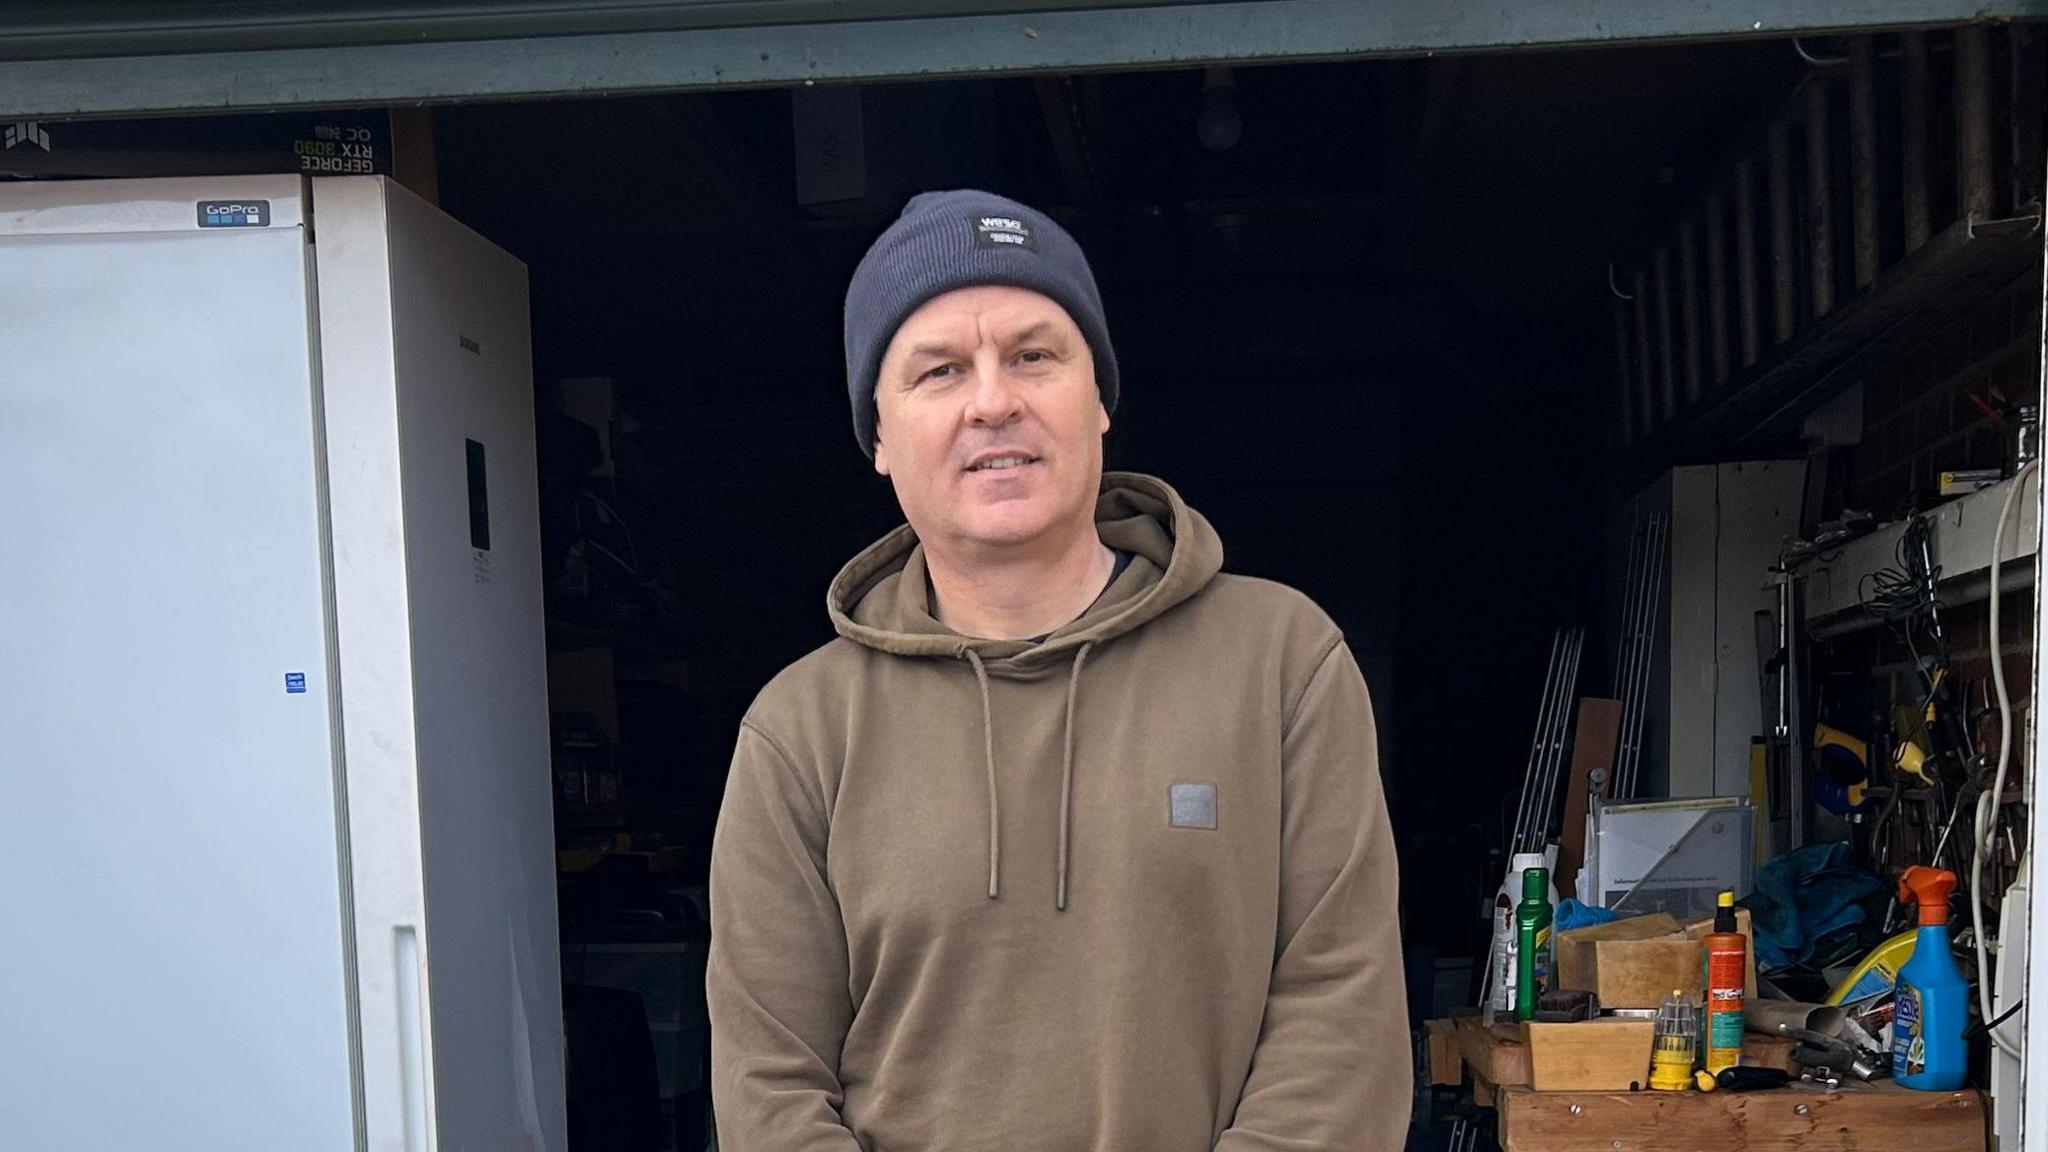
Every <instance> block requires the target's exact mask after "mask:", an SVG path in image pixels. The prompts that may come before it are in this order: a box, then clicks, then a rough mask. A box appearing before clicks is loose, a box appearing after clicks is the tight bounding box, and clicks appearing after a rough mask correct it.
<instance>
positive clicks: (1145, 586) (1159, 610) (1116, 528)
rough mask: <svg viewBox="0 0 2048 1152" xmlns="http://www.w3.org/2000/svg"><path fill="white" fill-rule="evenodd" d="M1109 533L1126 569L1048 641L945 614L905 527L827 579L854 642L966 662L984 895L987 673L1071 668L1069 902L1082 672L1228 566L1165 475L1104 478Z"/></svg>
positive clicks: (994, 857)
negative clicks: (972, 690) (971, 632)
mask: <svg viewBox="0 0 2048 1152" xmlns="http://www.w3.org/2000/svg"><path fill="white" fill-rule="evenodd" d="M1095 528H1096V532H1097V533H1098V534H1100V536H1101V537H1102V542H1103V543H1104V544H1107V545H1109V546H1110V547H1112V548H1116V549H1119V550H1121V551H1124V552H1128V553H1130V554H1131V563H1130V566H1129V567H1127V568H1125V569H1124V572H1123V575H1121V576H1119V577H1117V578H1116V580H1115V581H1114V582H1112V583H1111V584H1110V586H1109V587H1108V588H1107V589H1106V590H1104V592H1103V594H1102V596H1101V598H1100V599H1098V600H1097V601H1096V602H1095V604H1094V606H1093V607H1091V608H1090V609H1089V610H1088V611H1087V612H1085V613H1083V614H1082V615H1081V617H1080V618H1079V619H1077V620H1073V621H1071V622H1069V623H1068V624H1066V625H1065V626H1064V627H1062V628H1060V629H1058V630H1057V631H1055V632H1053V633H1052V634H1051V635H1050V636H1048V637H1047V638H1046V639H1045V640H1044V641H1043V642H1040V643H1033V642H1032V641H1029V640H976V639H971V638H969V637H966V636H962V635H960V634H959V633H957V632H954V631H952V630H951V629H949V628H947V627H946V626H945V625H944V624H941V623H939V621H938V619H937V618H936V617H934V616H933V615H932V613H931V603H930V597H929V595H928V593H927V591H926V588H927V584H926V574H925V558H924V548H923V546H922V545H920V544H919V543H918V540H917V535H916V533H914V532H912V531H911V530H910V527H909V526H908V525H905V526H904V527H902V528H898V529H896V530H895V531H894V532H891V533H889V534H888V535H887V536H884V537H882V538H881V539H880V540H878V541H876V542H875V543H874V544H873V545H871V546H869V547H868V548H867V549H866V550H865V551H863V552H862V553H861V554H860V555H858V556H855V557H854V558H853V559H852V560H851V561H849V562H848V563H847V565H846V567H845V568H843V569H841V570H840V572H839V575H838V577H837V578H835V579H834V580H833V581H832V587H831V590H830V591H829V592H828V593H827V594H826V610H827V611H829V612H830V613H831V615H832V626H833V627H834V628H837V629H838V630H839V634H840V635H841V636H843V637H845V638H846V639H848V640H851V641H853V642H854V643H856V644H859V645H862V646H864V647H867V648H872V649H874V650H875V651H878V652H886V653H889V654H890V655H892V656H903V657H909V658H913V659H915V658H933V657H937V658H941V659H952V660H960V661H963V662H965V663H966V664H967V665H968V667H969V668H971V669H972V670H973V672H974V679H975V683H976V686H977V687H978V688H979V689H980V692H981V739H982V760H983V766H984V768H985V770H986V772H987V789H988V898H989V899H991V900H994V899H996V898H997V896H998V895H999V894H1000V893H1001V891H1002V873H1003V848H1002V810H1001V801H1000V796H1001V789H1000V788H999V787H998V786H997V781H996V760H997V756H996V717H995V704H994V701H993V696H992V694H991V692H990V691H989V679H990V677H1004V678H1009V679H1019V680H1031V679H1037V678H1039V677H1041V676H1044V675H1047V674H1049V673H1052V672H1054V671H1056V670H1057V669H1060V668H1062V667H1064V668H1066V669H1067V692H1066V727H1065V736H1064V739H1063V743H1062V749H1063V750H1062V753H1061V762H1060V795H1059V858H1058V859H1059V863H1058V875H1057V876H1056V877H1055V881H1054V896H1053V904H1054V907H1056V908H1058V909H1059V910H1060V911H1065V910H1066V907H1067V881H1068V879H1069V875H1068V874H1069V872H1070V870H1071V866H1072V859H1073V852H1072V846H1071V844H1070V842H1069V841H1070V835H1071V830H1072V828H1073V803H1074V713H1075V711H1076V709H1077V708H1078V706H1079V701H1080V694H1081V670H1082V669H1083V668H1084V667H1086V665H1087V663H1088V654H1089V653H1090V652H1091V651H1093V650H1094V649H1095V648H1096V647H1097V646H1099V645H1101V644H1105V643H1108V642H1110V641H1112V640H1114V639H1116V638H1117V637H1118V636H1121V635H1123V634H1125V633H1127V632H1131V631H1133V630H1135V629H1137V628H1139V627H1141V626H1142V625H1144V624H1145V623H1146V622H1147V621H1150V620H1154V619H1157V618H1158V617H1159V616H1160V615H1161V614H1163V613H1165V612H1166V611H1167V610H1169V609H1171V608H1173V607H1174V606H1175V605H1177V604H1179V603H1181V602H1182V601H1184V600H1186V599H1188V598H1189V597H1190V596H1193V595H1194V594H1195V593H1197V592H1199V591H1201V590H1202V588H1203V587H1205V586H1206V585H1207V584H1208V583H1209V581H1210V580H1212V579H1214V578H1215V576H1216V573H1217V571H1218V570H1220V569H1221V568H1222V566H1223V543H1222V541H1221V540H1219V539H1217V536H1216V530H1215V529H1213V528H1211V527H1209V522H1208V521H1207V520H1204V519H1202V517H1201V515H1200V514H1199V513H1197V512H1196V511H1195V510H1194V509H1192V508H1189V507H1188V506H1187V505H1186V504H1185V503H1183V502H1182V501H1181V498H1180V495H1179V494H1178V493H1176V492H1175V491H1174V490H1173V489H1172V488H1170V487H1168V486H1167V485H1166V483H1165V482H1164V481H1160V480H1156V479H1154V478H1152V477H1150V476H1140V475H1137V474H1136V473H1130V472H1110V473H1105V474H1104V475H1103V477H1102V494H1101V495H1100V496H1098V497H1097V498H1096V501H1095Z"/></svg>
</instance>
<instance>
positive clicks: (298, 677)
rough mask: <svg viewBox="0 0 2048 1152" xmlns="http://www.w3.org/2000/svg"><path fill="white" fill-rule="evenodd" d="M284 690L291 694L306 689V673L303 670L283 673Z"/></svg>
mask: <svg viewBox="0 0 2048 1152" xmlns="http://www.w3.org/2000/svg"><path fill="white" fill-rule="evenodd" d="M284 690H285V691H287V692H290V693H292V694H293V695H297V694H298V693H301V692H304V691H305V690H306V674H305V673H304V672H287V673H285V674H284Z"/></svg>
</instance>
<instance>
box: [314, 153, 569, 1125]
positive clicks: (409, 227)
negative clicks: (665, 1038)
mask: <svg viewBox="0 0 2048 1152" xmlns="http://www.w3.org/2000/svg"><path fill="white" fill-rule="evenodd" d="M313 195H314V205H315V210H316V217H317V220H318V222H319V230H320V231H319V235H320V249H321V253H322V255H321V273H322V282H321V295H322V304H323V309H325V308H328V307H341V306H342V305H340V303H339V293H338V290H337V288H335V287H331V286H330V281H329V280H328V278H327V277H328V274H329V270H330V268H332V269H333V270H334V272H335V273H336V275H337V276H341V275H343V274H344V273H346V274H347V275H348V276H350V277H367V276H372V275H376V273H374V272H370V271H366V268H368V267H369V266H371V265H376V264H378V263H380V262H385V263H388V279H387V281H386V282H387V283H388V285H389V288H388V295H387V296H386V297H385V299H388V306H384V307H386V311H385V318H375V317H364V318H363V319H365V320H366V321H369V322H370V324H371V326H370V328H368V329H367V330H363V331H368V332H371V333H376V334H377V335H376V336H375V337H374V338H373V337H370V336H362V337H360V338H357V337H355V336H353V335H352V336H351V337H350V338H349V339H347V340H345V341H344V340H340V339H330V340H329V341H327V343H326V344H325V346H324V349H323V355H324V356H325V358H326V360H327V363H328V365H329V367H328V377H329V387H328V390H329V397H330V405H336V404H338V403H340V401H339V397H338V395H337V388H338V384H337V383H336V382H337V381H340V380H343V379H348V380H361V381H363V382H364V383H363V386H364V387H369V386H371V382H372V381H373V380H374V379H375V378H377V377H378V376H379V375H380V374H381V375H382V376H383V377H384V378H385V380H386V381H387V383H386V384H385V385H384V386H385V387H386V388H388V387H389V386H390V385H389V383H388V381H391V380H394V379H395V385H396V392H395V396H396V404H395V407H390V406H388V404H387V401H386V400H385V399H384V398H381V397H380V398H377V399H376V400H375V401H374V403H372V402H371V401H369V400H368V399H364V400H363V401H362V403H361V405H360V406H359V409H358V410H357V411H356V412H355V413H354V414H353V416H352V417H351V418H352V420H354V422H356V423H358V424H360V425H362V430H363V431H364V433H365V435H366V436H367V437H368V439H367V440H366V441H365V444H366V448H365V451H364V453H363V454H361V455H360V456H358V455H355V454H351V455H349V456H348V457H346V458H345V457H344V455H343V454H342V451H341V449H340V448H339V447H336V448H335V449H334V451H333V468H334V484H335V487H336V488H337V489H340V488H341V487H342V486H343V485H344V484H346V483H350V482H352V481H353V480H354V479H355V478H357V477H356V474H355V473H352V472H351V471H350V469H352V468H357V467H360V468H362V469H364V470H365V473H364V474H363V476H362V478H363V479H365V480H366V481H367V482H368V483H369V484H370V485H371V486H372V488H373V489H374V491H375V492H376V496H375V499H374V500H373V501H372V500H367V499H366V502H365V505H364V510H365V511H366V512H368V511H369V510H371V505H373V504H374V505H376V506H380V507H385V509H386V510H385V511H384V512H383V513H382V516H383V519H382V520H377V519H375V517H373V516H370V515H365V516H362V517H358V518H357V519H356V520H355V521H353V522H344V521H343V520H342V519H341V518H340V515H339V509H337V521H336V541H335V550H336V553H337V556H338V557H343V556H353V555H355V554H356V548H357V547H358V545H360V546H361V547H362V548H364V549H366V550H368V551H366V552H365V555H368V554H370V553H371V552H374V553H375V555H376V557H377V559H376V560H375V561H374V563H376V564H377V565H379V566H383V565H388V563H389V560H390V557H391V556H392V554H393V551H394V547H395V543H394V542H395V541H397V540H402V542H403V544H402V546H403V550H404V565H405V570H404V589H403V603H404V608H403V610H402V613H401V612H399V610H397V609H387V615H386V616H385V617H381V618H377V619H375V620H374V621H372V624H373V627H372V630H371V631H370V632H366V633H365V636H366V637H367V636H372V635H374V636H375V637H377V638H379V639H380V640H382V639H388V638H389V637H390V635H391V634H392V629H393V626H394V624H395V622H396V621H397V620H399V619H403V620H404V621H405V623H406V630H407V636H406V639H405V643H404V644H403V645H380V646H379V647H378V648H377V649H376V650H375V652H374V653H364V654H363V659H364V660H365V661H371V660H374V662H375V668H374V675H375V676H376V677H377V678H378V679H379V680H380V681H389V682H393V683H396V682H398V681H402V680H404V679H405V678H406V677H407V676H409V677H410V681H411V696H410V701H409V705H408V704H406V703H405V702H402V701H399V700H397V699H396V697H395V694H393V695H392V696H391V697H390V698H388V699H386V700H384V701H383V702H381V703H380V705H379V707H380V708H384V707H388V708H389V709H390V714H389V715H387V716H384V717H381V718H380V719H379V720H378V721H377V723H378V724H380V725H391V726H394V727H395V726H397V724H398V719H397V718H398V717H399V716H401V715H404V716H407V717H409V724H410V728H411V732H410V738H411V743H410V755H411V756H412V757H413V758H414V760H415V763H416V768H413V769H410V775H411V779H410V781H408V782H401V781H399V780H398V779H396V778H395V777H392V778H387V779H386V780H384V782H383V784H382V785H381V786H380V787H381V788H382V789H383V791H384V792H385V793H386V794H387V802H388V803H389V804H390V805H391V809H392V811H393V812H394V813H397V812H404V811H405V803H404V802H402V800H401V797H402V795H403V794H405V793H406V792H407V791H408V790H409V791H410V794H411V795H412V796H414V797H416V803H417V808H416V811H417V813H418V824H417V827H416V831H415V832H414V835H416V837H417V840H416V844H417V848H416V851H417V852H418V853H419V860H420V863H421V864H422V865H423V873H422V875H423V884H422V886H421V887H420V888H419V889H418V890H417V891H402V892H399V891H395V892H394V893H393V894H392V896H391V897H390V908H391V909H392V910H393V912H394V913H396V912H398V911H400V910H402V909H403V906H404V905H405V903H406V902H407V901H409V900H419V899H423V900H424V908H425V910H426V912H425V920H424V923H423V925H421V931H420V936H419V940H420V945H421V948H420V952H421V955H422V957H423V960H422V963H423V964H424V967H425V970H426V971H425V981H424V984H423V985H422V988H421V994H420V997H419V1000H420V1003H421V1007H420V1009H419V1011H420V1012H421V1013H423V1014H424V1015H425V1017H426V1018H427V1020H428V1021H429V1022H430V1027H429V1028H428V1030H427V1035H426V1038H425V1039H426V1044H425V1047H424V1051H425V1057H424V1058H425V1060H426V1062H427V1063H428V1065H429V1066H430V1067H431V1069H432V1078H431V1096H430V1099H429V1101H428V1104H429V1108H430V1116H431V1126H432V1129H433V1131H434V1132H435V1134H436V1136H437V1139H438V1146H439V1147H441V1148H443V1149H449V1150H454V1149H467V1148H488V1149H492V1150H494V1152H495V1150H499V1149H505V1150H512V1149H551V1150H558V1149H561V1148H563V1147H564V1145H565V1144H566V1128H567V1121H566V1114H565V1111H564V1101H563V1068H562V1059H563V1045H562V1019H561V991H560V983H561V972H560V959H559V956H558V954H557V945H556V939H557V924H556V915H555V876H554V830H553V815H552V788H551V785H550V772H549V764H548V736H547V731H548V729H547V723H548V717H547V676H546V642H545V638H544V630H543V626H542V619H541V576H540V531H539V511H538V481H537V476H536V468H535V462H534V423H533V383H532V365H531V353H530V335H529V332H528V325H527V299H526V290H525V289H526V272H525V268H524V267H523V266H522V265H520V264H519V263H518V262H517V261H515V260H513V259H512V258H511V257H509V256H507V255H505V254H504V253H503V252H501V251H499V250H497V249H495V248H493V247H491V246H490V245H489V244H488V243H486V242H485V241H483V240H482V239H480V238H479V237H477V236H476V235H475V234H473V233H471V232H469V231H468V230H466V229H464V228H462V227H461V226H460V225H458V224H456V223H454V222H453V221H451V220H449V219H448V218H447V217H446V216H444V215H442V214H441V213H439V212H438V211H436V210H434V209H432V208H430V207H428V206H427V205H425V204H423V203H421V202H420V201H418V200H417V199H415V198H413V197H412V196H411V195H410V194H409V193H406V192H405V191H403V190H402V189H400V188H398V187H397V186H395V185H392V184H390V183H388V182H386V181H383V180H381V179H376V178H337V179H332V180H327V179H322V180H315V181H314V193H313ZM342 282H343V281H342V280H340V279H337V280H336V281H334V282H333V283H334V284H335V285H338V284H340V283H342ZM350 282H353V280H351V281H350ZM350 296H351V299H354V294H353V293H351V294H350ZM356 304H360V301H356ZM350 306H351V307H353V306H355V305H350ZM352 325H353V321H351V320H349V319H346V318H345V313H343V312H335V313H333V314H332V316H331V317H330V318H328V319H324V320H323V331H327V330H333V331H336V332H344V331H346V332H349V333H351V334H353V333H356V332H357V331H358V330H357V329H355V328H354V327H353V326H352ZM387 325H388V331H389V338H388V343H386V342H384V337H383V336H382V332H383V331H385V330H387V329H386V326H387ZM380 344H381V345H382V346H381V347H380V346H379V345H380ZM340 418H341V417H340V413H339V410H338V409H337V408H334V407H331V408H330V422H331V424H332V423H333V422H338V421H339V419H340ZM394 420H395V427H396V431H397V469H396V473H395V477H396V483H397V486H398V489H399V491H400V494H401V503H400V507H401V508H402V517H397V516H393V515H392V511H394V510H393V509H390V508H389V507H388V506H386V505H385V501H386V500H387V498H388V495H389V493H390V490H391V486H392V482H393V473H392V471H391V460H390V444H389V430H390V429H391V428H392V427H393V423H392V421H394ZM330 437H331V438H335V439H337V440H339V435H338V432H337V431H336V430H334V429H333V428H332V427H331V428H330ZM470 441H474V442H476V443H477V444H479V445H481V446H482V453H483V461H484V469H483V471H484V480H485V490H484V492H483V495H484V497H485V501H486V505H487V509H488V521H489V525H488V527H489V540H488V547H487V548H477V547H473V546H472V524H471V505H470V499H469V478H470V457H469V450H468V448H467V444H468V442H470ZM344 532H346V533H347V541H346V542H345V541H344V538H343V533H344ZM337 563H338V565H345V564H346V563H347V562H346V561H345V560H338V561H337ZM339 571H340V573H346V572H347V571H348V569H347V568H346V567H341V568H340V570H339ZM394 579H395V577H393V576H392V575H391V574H390V573H389V572H388V571H379V572H378V573H376V574H375V576H374V580H373V581H372V583H366V584H365V586H364V588H363V589H361V590H358V591H359V592H360V593H361V594H364V595H374V594H376V593H375V592H374V590H373V585H374V587H381V588H389V587H391V586H392V582H393V580H394ZM366 619H368V617H357V618H355V619H354V620H347V619H345V620H344V621H343V623H344V628H343V631H342V639H341V645H342V649H343V653H344V659H345V660H346V661H349V667H351V668H354V667H355V664H354V660H355V656H354V655H352V654H351V650H352V648H354V647H355V646H356V644H357V641H356V640H355V638H354V636H353V635H352V633H351V632H350V631H349V626H350V625H351V624H352V623H361V622H363V621H364V620H366ZM402 660H403V661H405V662H406V663H407V664H408V665H409V666H401V661H402ZM364 673H365V675H370V674H371V673H372V670H371V669H369V668H367V667H366V668H365V669H364ZM350 682H351V684H353V683H354V681H353V680H351V681H350ZM356 704H357V700H356V699H355V698H354V697H353V695H352V698H351V700H350V701H349V705H348V706H349V713H348V715H349V724H350V727H351V730H352V733H351V734H352V735H353V729H354V728H355V725H356V716H357V711H356ZM403 759H404V757H402V756H392V757H389V758H387V762H386V768H387V770H388V771H392V772H396V771H398V770H399V769H400V768H401V767H402V761H403ZM351 784H352V786H364V784H365V781H364V780H363V777H362V776H361V774H360V773H358V772H355V771H352V773H351ZM351 803H352V807H356V806H358V804H357V801H356V800H354V799H353V798H352V802H351ZM393 839H394V843H398V842H399V841H402V840H403V837H402V836H401V835H399V834H398V832H397V830H396V828H395V825H394V828H393ZM361 843H362V842H361V840H360V838H359V840H358V845H359V848H360V846H361ZM398 846H399V847H401V848H403V847H404V845H403V844H402V843H399V844H398ZM369 883H370V881H369V879H368V877H367V873H366V872H359V874H358V884H359V885H363V886H368V884H369ZM400 887H401V888H404V887H405V882H403V881H402V880H401V882H400ZM371 899H372V898H371V897H369V896H368V895H367V894H366V895H365V896H364V898H363V899H362V900H361V901H359V904H360V905H362V906H365V907H367V906H368V904H369V902H370V900H371ZM415 922H416V923H417V921H415ZM387 931H388V928H387ZM364 940H365V943H364V951H365V953H367V952H368V951H369V950H370V948H371V946H372V945H371V943H370V937H369V935H368V933H367V931H366V932H365V936H364ZM397 991H402V989H398V990H397ZM364 999H365V1013H366V1015H367V1014H368V1013H370V1012H371V1008H370V1007H369V1000H370V996H369V992H368V986H367V982H366V985H365V995H364ZM393 1003H394V1007H393V1009H392V1011H394V1012H396V1011H397V1009H396V1007H395V1001H394V1002H393ZM404 1023H405V1022H404V1021H401V1026H402V1025H403V1024H404ZM398 1038H399V1039H403V1036H402V1034H401V1035H399V1037H398ZM365 1059H366V1063H368V1062H369V1061H370V1060H371V1059H372V1055H371V1054H370V1053H369V1051H368V1033H367V1032H366V1055H365ZM393 1075H394V1078H395V1077H396V1075H397V1074H396V1072H394V1074H393ZM374 1079H376V1076H375V1075H374V1073H373V1072H371V1071H367V1070H366V1080H374ZM393 1082H394V1083H396V1082H398V1081H397V1080H396V1079H394V1081H393ZM396 1146H397V1145H393V1147H396Z"/></svg>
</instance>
